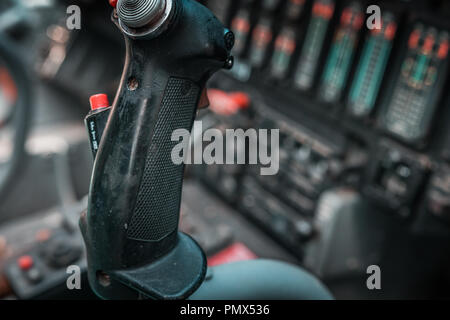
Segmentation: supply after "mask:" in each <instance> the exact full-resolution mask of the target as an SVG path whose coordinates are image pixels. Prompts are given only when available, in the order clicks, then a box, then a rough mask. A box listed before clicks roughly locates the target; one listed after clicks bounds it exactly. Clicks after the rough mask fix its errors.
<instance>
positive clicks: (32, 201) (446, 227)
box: [0, 0, 450, 299]
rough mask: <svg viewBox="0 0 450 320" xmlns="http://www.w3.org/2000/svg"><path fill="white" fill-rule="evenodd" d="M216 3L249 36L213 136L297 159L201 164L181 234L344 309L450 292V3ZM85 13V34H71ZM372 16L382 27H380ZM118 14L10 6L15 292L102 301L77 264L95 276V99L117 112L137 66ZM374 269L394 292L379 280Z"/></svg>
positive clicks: (7, 84)
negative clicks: (73, 14)
mask: <svg viewBox="0 0 450 320" xmlns="http://www.w3.org/2000/svg"><path fill="white" fill-rule="evenodd" d="M202 2H203V3H204V4H205V5H207V6H208V7H209V8H210V9H211V10H213V12H214V13H215V14H216V15H217V17H218V18H219V19H220V20H222V22H223V23H224V24H226V25H227V26H229V27H230V28H231V29H232V30H233V31H234V32H235V35H236V45H235V48H234V56H235V66H234V68H233V69H232V70H230V71H222V72H220V74H218V75H216V76H215V77H214V78H213V79H212V80H211V81H210V83H209V86H210V90H209V99H210V102H211V106H210V108H209V109H208V110H202V111H201V112H199V115H198V119H201V120H202V121H203V129H204V130H206V129H208V128H218V129H220V130H222V131H224V130H226V129H227V128H263V129H264V128H266V129H272V128H273V129H280V148H281V150H280V172H279V173H278V174H277V175H275V176H261V175H260V174H259V172H260V168H259V167H258V166H255V165H253V166H251V165H248V166H245V165H192V166H189V167H188V168H187V172H186V178H187V179H186V180H185V183H184V190H183V203H182V209H181V210H182V219H181V228H182V230H184V231H185V232H187V233H189V234H191V235H192V236H193V237H194V238H195V239H196V240H197V241H198V242H199V243H200V244H201V246H202V247H203V248H204V250H205V251H206V253H207V255H208V257H209V259H208V263H209V265H211V266H212V265H217V264H221V263H225V262H228V261H236V260H243V259H254V258H257V257H262V258H272V259H279V260H283V261H287V262H291V263H294V264H298V265H300V266H302V267H304V268H306V269H307V270H309V271H311V272H312V273H314V274H315V275H317V276H318V277H319V278H320V279H321V280H323V281H324V283H325V284H326V285H327V286H328V287H329V288H330V290H331V291H332V292H333V294H334V295H335V296H336V298H338V299H381V298H382V299H397V298H403V299H411V298H439V299H441V298H449V294H448V290H446V289H447V287H448V285H449V284H450V261H449V260H450V254H449V253H450V241H449V238H450V100H449V98H450V95H449V89H450V88H449V85H450V84H449V76H448V72H449V57H448V45H449V31H450V19H449V18H450V2H448V1H444V0H435V1H425V0H423V1H420V0H419V1H400V0H397V1H359V0H358V1H356V0H353V1H352V0H349V1H347V0H336V1H333V0H259V1H258V0H254V1H252V0H246V1H244V0H240V1H239V0H208V1H202ZM73 4H76V5H78V6H79V7H80V9H81V29H79V30H69V29H68V28H67V25H66V22H67V19H68V17H69V16H70V14H67V12H66V10H67V7H68V6H69V5H73ZM369 5H378V6H379V8H380V9H381V11H380V13H381V21H382V24H381V29H374V30H370V29H369V28H368V27H367V25H366V21H367V19H368V18H369V17H370V14H367V13H366V9H367V7H368V6H369ZM111 11H112V9H111V7H110V6H109V5H108V1H106V0H105V1H93V0H91V1H90V0H85V1H62V0H61V1H55V0H6V1H1V3H0V297H3V298H9V299H16V298H19V299H36V298H37V299H44V298H53V299H55V298H56V299H69V298H94V296H93V294H92V293H91V292H90V290H89V288H88V284H87V282H86V281H85V280H86V279H85V278H83V283H82V290H67V287H66V279H67V273H66V267H67V266H68V265H71V264H76V265H79V266H81V268H82V270H84V268H85V265H86V262H85V259H84V248H83V242H82V240H81V237H80V234H79V231H78V216H79V214H80V213H81V212H82V210H84V209H85V207H86V203H87V201H86V195H87V193H88V189H89V180H90V174H91V170H92V165H93V156H92V152H91V148H90V146H89V141H88V134H87V132H86V129H85V126H84V118H85V116H86V114H87V113H88V112H89V108H90V107H89V97H90V96H91V95H93V94H98V93H105V94H107V95H108V96H109V100H110V102H112V101H113V99H114V96H115V91H116V89H117V87H118V85H119V81H120V75H121V71H122V67H123V61H124V55H125V52H124V44H123V39H122V36H121V34H120V32H119V31H118V30H117V29H116V28H115V26H114V25H113V24H112V23H111V22H110V15H111ZM236 93H238V94H236ZM236 151H237V152H239V153H246V152H247V149H246V148H243V149H241V150H236ZM370 265H377V266H379V267H380V269H381V272H382V289H381V290H369V289H368V288H367V286H366V280H367V277H368V276H369V275H368V274H367V267H368V266H370Z"/></svg>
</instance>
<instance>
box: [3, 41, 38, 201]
mask: <svg viewBox="0 0 450 320" xmlns="http://www.w3.org/2000/svg"><path fill="white" fill-rule="evenodd" d="M0 60H1V61H2V62H3V63H5V66H6V68H7V69H8V72H9V73H10V75H11V77H12V78H13V80H14V83H15V85H16V87H17V91H18V97H17V101H16V105H15V106H14V111H13V112H14V115H13V118H12V120H11V124H12V126H13V128H14V129H13V130H14V136H13V139H14V143H13V150H12V154H11V158H10V159H9V160H8V162H7V163H6V164H4V165H5V166H6V169H5V168H4V167H3V168H2V170H1V171H0V204H1V203H2V202H3V201H4V200H5V198H6V197H7V196H8V192H9V191H10V190H11V189H12V186H13V184H14V183H15V182H16V181H17V177H16V174H17V172H18V170H19V169H20V167H21V166H22V165H23V161H24V159H25V141H26V137H27V133H28V131H29V126H30V119H31V109H32V108H31V105H32V103H33V100H32V97H33V95H32V88H31V81H30V77H29V75H28V71H27V69H26V68H25V62H24V59H22V58H21V55H20V50H19V49H18V48H17V47H16V46H15V44H14V43H12V42H11V41H9V40H8V39H7V37H6V35H4V34H1V33H0Z"/></svg>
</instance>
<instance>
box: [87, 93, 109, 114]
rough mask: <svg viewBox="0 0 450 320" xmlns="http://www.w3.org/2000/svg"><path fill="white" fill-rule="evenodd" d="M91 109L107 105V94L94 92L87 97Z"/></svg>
mask: <svg viewBox="0 0 450 320" xmlns="http://www.w3.org/2000/svg"><path fill="white" fill-rule="evenodd" d="M89 102H90V104H91V110H96V109H100V108H107V107H109V101H108V96H107V95H106V94H104V93H100V94H96V95H94V96H91V97H90V98H89Z"/></svg>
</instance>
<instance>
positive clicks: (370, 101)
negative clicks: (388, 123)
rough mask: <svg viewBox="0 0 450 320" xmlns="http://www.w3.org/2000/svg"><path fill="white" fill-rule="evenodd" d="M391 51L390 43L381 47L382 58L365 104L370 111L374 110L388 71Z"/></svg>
mask: <svg viewBox="0 0 450 320" xmlns="http://www.w3.org/2000/svg"><path fill="white" fill-rule="evenodd" d="M390 51H391V43H390V42H389V41H383V46H382V47H381V50H380V58H379V59H378V60H377V64H376V66H375V71H374V77H375V79H374V80H375V81H371V82H370V86H369V89H368V94H367V96H366V98H365V103H366V105H367V106H368V108H369V110H370V109H372V107H373V106H374V104H375V100H376V97H377V95H378V91H379V89H380V86H381V80H382V79H383V74H384V71H385V70H386V65H387V61H388V57H389V53H390Z"/></svg>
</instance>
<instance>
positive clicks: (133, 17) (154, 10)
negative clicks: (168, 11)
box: [117, 0, 167, 28]
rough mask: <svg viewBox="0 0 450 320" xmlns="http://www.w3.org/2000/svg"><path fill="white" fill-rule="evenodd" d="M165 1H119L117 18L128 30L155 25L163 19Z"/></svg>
mask: <svg viewBox="0 0 450 320" xmlns="http://www.w3.org/2000/svg"><path fill="white" fill-rule="evenodd" d="M166 1H167V0H119V2H118V3H117V16H118V17H119V19H120V20H121V21H122V23H123V24H124V25H126V26H127V27H129V28H141V27H143V26H146V25H148V24H156V23H157V22H158V20H159V19H161V18H162V17H163V14H164V10H165V8H166Z"/></svg>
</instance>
